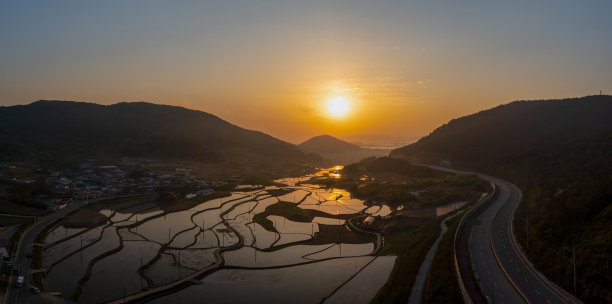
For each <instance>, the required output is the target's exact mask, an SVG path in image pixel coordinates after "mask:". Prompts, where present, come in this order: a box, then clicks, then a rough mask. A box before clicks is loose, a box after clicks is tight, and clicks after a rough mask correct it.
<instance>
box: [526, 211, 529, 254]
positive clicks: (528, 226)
mask: <svg viewBox="0 0 612 304" xmlns="http://www.w3.org/2000/svg"><path fill="white" fill-rule="evenodd" d="M526 242H527V249H529V213H527V240H526Z"/></svg>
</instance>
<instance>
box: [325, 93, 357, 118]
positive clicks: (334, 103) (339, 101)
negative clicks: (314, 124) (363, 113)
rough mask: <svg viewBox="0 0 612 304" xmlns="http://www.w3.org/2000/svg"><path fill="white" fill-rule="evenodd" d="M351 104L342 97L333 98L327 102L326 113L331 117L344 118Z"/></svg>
mask: <svg viewBox="0 0 612 304" xmlns="http://www.w3.org/2000/svg"><path fill="white" fill-rule="evenodd" d="M350 106H351V104H350V103H349V101H348V100H347V99H346V98H345V97H344V96H335V97H332V98H330V99H328V100H327V112H328V113H329V114H330V115H331V116H333V117H338V118H339V117H343V116H345V115H346V114H347V113H348V111H349V109H350Z"/></svg>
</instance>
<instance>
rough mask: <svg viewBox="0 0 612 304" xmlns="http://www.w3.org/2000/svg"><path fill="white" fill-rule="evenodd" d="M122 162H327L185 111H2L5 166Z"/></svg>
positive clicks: (68, 107)
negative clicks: (131, 159)
mask: <svg viewBox="0 0 612 304" xmlns="http://www.w3.org/2000/svg"><path fill="white" fill-rule="evenodd" d="M121 157H137V158H138V157H142V158H154V159H166V160H188V161H196V162H211V161H215V162H224V161H231V162H233V163H248V162H255V163H262V164H266V163H274V164H282V163H285V162H287V163H308V162H319V161H321V159H320V157H318V156H315V155H309V154H307V153H304V152H302V151H301V150H300V149H298V148H297V147H296V146H295V145H293V144H290V143H287V142H284V141H281V140H279V139H276V138H274V137H272V136H269V135H267V134H264V133H261V132H258V131H252V130H246V129H243V128H240V127H238V126H235V125H233V124H231V123H229V122H227V121H225V120H223V119H221V118H219V117H217V116H214V115H212V114H209V113H205V112H202V111H195V110H190V109H186V108H182V107H176V106H167V105H157V104H151V103H146V102H133V103H126V102H122V103H117V104H113V105H99V104H94V103H85V102H72V101H48V100H41V101H37V102H34V103H31V104H28V105H19V106H9V107H0V160H4V161H7V160H27V161H39V162H50V163H58V162H59V163H61V162H68V161H77V160H83V159H103V160H104V159H110V160H112V159H119V158H121Z"/></svg>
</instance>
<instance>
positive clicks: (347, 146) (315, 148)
mask: <svg viewBox="0 0 612 304" xmlns="http://www.w3.org/2000/svg"><path fill="white" fill-rule="evenodd" d="M298 147H299V148H300V149H302V151H304V152H307V153H315V154H318V155H321V156H323V157H324V158H325V159H327V160H329V161H332V162H333V163H334V165H338V164H350V163H353V162H357V161H360V160H362V159H364V158H367V157H371V156H386V155H387V154H388V153H389V150H387V149H368V148H362V147H360V146H358V145H355V144H352V143H349V142H346V141H343V140H341V139H338V138H336V137H333V136H330V135H320V136H315V137H313V138H311V139H309V140H307V141H305V142H303V143H301V144H299V145H298Z"/></svg>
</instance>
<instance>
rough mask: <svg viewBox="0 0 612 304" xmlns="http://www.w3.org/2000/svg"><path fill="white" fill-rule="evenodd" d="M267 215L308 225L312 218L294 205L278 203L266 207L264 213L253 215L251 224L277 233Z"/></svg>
mask: <svg viewBox="0 0 612 304" xmlns="http://www.w3.org/2000/svg"><path fill="white" fill-rule="evenodd" d="M269 215H278V216H282V217H285V218H287V219H288V220H290V221H294V222H303V223H310V222H312V219H313V218H314V216H313V215H312V214H310V213H308V212H305V211H304V209H302V208H300V207H298V206H297V205H296V204H294V203H289V202H278V203H276V204H273V205H270V206H268V207H267V208H266V210H264V212H261V213H258V214H255V216H253V222H255V223H257V224H259V225H261V226H262V227H263V228H264V229H266V230H268V231H271V232H278V231H277V230H276V228H274V223H272V221H270V220H268V219H267V218H266V217H268V216H269Z"/></svg>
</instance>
